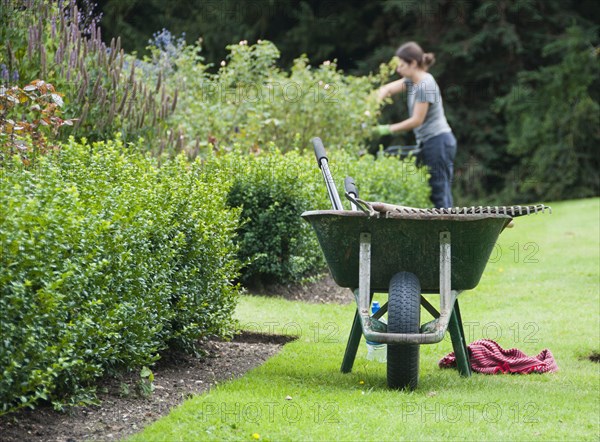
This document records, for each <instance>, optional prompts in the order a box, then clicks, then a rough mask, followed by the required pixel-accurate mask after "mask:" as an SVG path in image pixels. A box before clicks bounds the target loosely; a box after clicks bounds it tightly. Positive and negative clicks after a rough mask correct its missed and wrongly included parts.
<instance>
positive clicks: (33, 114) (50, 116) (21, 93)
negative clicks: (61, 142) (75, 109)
mask: <svg viewBox="0 0 600 442" xmlns="http://www.w3.org/2000/svg"><path fill="white" fill-rule="evenodd" d="M62 96H63V94H61V93H60V92H57V91H56V90H55V89H54V86H52V85H51V84H50V83H46V82H45V81H42V80H35V81H33V82H31V83H30V84H28V85H26V86H25V87H24V88H23V89H21V88H20V87H18V86H12V87H10V88H7V87H4V86H0V167H2V166H3V165H4V162H5V159H7V158H11V157H12V156H13V155H15V154H17V153H18V154H19V156H20V157H21V161H23V163H24V164H25V165H29V164H32V162H35V159H36V157H37V156H38V155H40V154H44V153H46V152H47V151H48V150H51V149H55V148H57V146H56V145H55V144H50V142H49V140H48V138H51V139H54V138H56V136H57V134H58V130H59V129H60V127H62V126H64V125H67V126H72V125H73V121H72V120H70V119H66V120H63V119H62V118H61V117H60V110H59V109H58V108H59V107H61V106H62V105H63V99H62Z"/></svg>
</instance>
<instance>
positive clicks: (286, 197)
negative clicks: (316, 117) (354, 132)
mask: <svg viewBox="0 0 600 442" xmlns="http://www.w3.org/2000/svg"><path fill="white" fill-rule="evenodd" d="M330 158H331V163H330V165H331V170H332V173H333V176H334V178H335V180H336V185H337V188H338V191H339V192H340V194H341V195H342V196H343V189H344V188H343V181H344V178H345V177H346V175H351V176H353V177H354V178H355V180H356V183H357V186H358V187H359V191H360V194H361V197H363V198H365V199H371V200H378V201H386V202H389V203H398V204H404V205H411V206H418V207H425V206H428V205H429V204H430V203H429V185H428V183H427V174H425V173H424V171H423V170H422V169H417V168H416V167H415V165H414V162H413V161H412V160H411V161H405V162H402V161H399V160H398V159H397V158H384V157H381V158H379V159H377V160H375V159H374V157H372V156H370V155H367V156H364V157H362V158H360V159H359V158H357V157H356V156H355V155H352V154H350V153H346V152H344V151H335V152H331V154H330ZM206 167H207V170H211V171H212V172H210V173H214V174H227V175H229V176H231V177H233V179H234V183H233V186H232V188H231V191H230V193H229V197H228V204H229V205H230V206H232V207H241V208H242V214H241V219H242V225H241V226H240V228H239V229H238V236H237V242H238V244H239V251H238V256H239V259H240V261H241V262H242V263H243V265H244V267H243V270H242V281H243V282H244V283H246V284H250V285H255V284H257V283H264V282H267V283H268V282H279V283H287V282H291V281H298V280H300V279H301V278H302V277H303V276H307V275H310V274H313V273H315V272H318V271H321V270H323V268H324V260H323V255H322V253H321V249H320V247H319V245H318V243H317V240H316V236H315V234H314V232H313V231H312V228H311V227H310V225H309V224H308V223H307V222H305V221H304V220H302V218H300V215H301V214H302V212H304V211H306V210H317V209H327V208H330V207H331V204H330V203H329V200H328V197H327V191H326V188H325V185H324V183H323V178H322V176H321V173H320V171H319V169H318V167H317V165H316V161H315V158H314V155H312V153H308V152H306V153H300V152H299V151H298V150H292V151H290V152H287V153H285V154H282V153H281V152H279V151H278V150H277V149H276V148H274V147H273V146H272V145H271V147H270V148H268V149H267V150H266V151H264V152H261V153H260V154H257V155H247V154H243V153H242V152H239V150H235V151H234V152H231V153H228V154H225V155H222V156H215V157H213V159H211V161H209V162H208V163H207V165H206ZM343 200H344V201H346V200H345V199H343ZM346 203H347V204H346V207H347V208H349V203H348V202H347V201H346Z"/></svg>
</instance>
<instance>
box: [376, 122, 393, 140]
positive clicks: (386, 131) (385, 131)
mask: <svg viewBox="0 0 600 442" xmlns="http://www.w3.org/2000/svg"><path fill="white" fill-rule="evenodd" d="M391 133H392V128H391V126H390V125H389V124H380V125H379V126H375V127H374V128H373V135H378V136H380V137H383V136H385V135H391Z"/></svg>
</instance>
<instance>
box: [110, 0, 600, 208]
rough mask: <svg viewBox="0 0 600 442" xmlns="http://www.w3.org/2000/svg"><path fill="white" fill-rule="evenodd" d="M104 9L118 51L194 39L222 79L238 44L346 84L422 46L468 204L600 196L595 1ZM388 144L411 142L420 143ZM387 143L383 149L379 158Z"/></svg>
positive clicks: (138, 4)
mask: <svg viewBox="0 0 600 442" xmlns="http://www.w3.org/2000/svg"><path fill="white" fill-rule="evenodd" d="M99 4H100V7H101V9H102V11H103V13H104V18H103V21H102V26H103V30H104V33H105V38H108V37H110V36H114V35H117V34H118V35H122V36H126V37H127V38H126V39H125V40H126V41H127V45H126V48H127V49H129V50H137V51H138V52H140V53H143V51H144V47H145V45H146V43H145V42H146V41H147V40H148V39H149V38H150V36H151V35H152V33H153V32H156V31H157V30H159V29H161V28H167V29H169V30H170V31H171V32H173V33H174V34H176V35H179V34H180V33H181V32H185V33H186V37H187V39H188V41H195V40H196V39H197V38H199V37H201V38H202V39H203V43H202V45H203V56H204V57H205V60H206V63H207V64H213V65H214V66H215V68H216V67H218V65H219V63H220V61H221V60H224V59H225V57H226V54H227V52H226V51H225V49H224V42H237V41H239V40H243V39H246V40H249V41H250V42H251V43H252V42H254V41H256V40H257V39H269V40H271V41H273V42H274V43H275V45H276V46H277V48H278V49H279V51H280V52H281V54H282V56H281V60H280V65H281V66H283V67H289V66H291V65H292V64H293V60H294V59H295V58H297V57H299V56H300V55H301V54H307V55H308V57H309V58H310V59H311V60H312V61H313V62H314V63H316V64H319V63H321V62H322V61H325V60H333V59H336V60H337V62H338V66H339V67H340V68H342V69H344V70H345V71H347V72H350V73H352V74H356V75H365V74H367V73H368V72H371V71H374V70H376V68H377V66H378V65H379V63H381V62H384V61H387V60H389V58H390V57H391V56H392V55H393V52H394V50H395V48H397V47H398V46H399V45H400V44H401V43H402V42H404V41H407V40H415V41H417V42H419V43H420V44H421V45H422V46H423V48H424V49H425V50H426V51H432V52H434V53H436V57H437V63H436V65H435V66H434V67H433V68H432V73H433V75H434V76H435V77H436V79H437V81H438V83H439V84H440V86H441V88H442V93H443V95H444V100H445V104H446V112H447V116H448V119H449V121H450V124H451V126H452V127H453V130H454V132H455V134H456V135H457V139H458V143H459V151H458V157H457V160H456V165H455V171H456V173H455V194H456V195H455V199H456V200H457V202H458V203H459V204H468V203H482V204H483V203H491V202H498V201H499V200H501V202H503V203H523V202H531V201H532V200H535V199H548V198H552V199H560V198H575V197H585V196H590V195H598V193H599V185H598V176H597V173H596V172H595V171H596V170H598V166H599V164H598V155H595V154H594V153H593V152H594V151H593V149H595V148H596V146H597V145H598V143H599V142H600V134H599V130H598V126H599V125H598V122H599V119H600V117H599V114H598V90H600V88H599V86H600V83H599V82H600V80H599V78H600V76H599V75H598V73H599V71H598V44H599V39H598V27H597V25H598V23H600V6H599V5H600V4H599V3H598V2H595V1H593V0H586V1H575V0H518V1H517V0H514V1H511V0H469V1H449V0H429V1H423V2H417V1H413V0H393V1H392V0H390V1H387V0H382V1H374V2H362V1H357V0H351V1H317V0H301V1H300V0H252V1H244V2H240V1H237V0H223V1H219V2H216V1H212V0H200V1H194V0H181V1H176V2H163V1H161V0H144V1H141V0H102V1H100V2H99ZM568 29H571V30H568ZM576 54H578V55H576ZM213 69H214V68H213ZM580 70H581V71H583V72H579V71H580ZM551 83H552V84H551ZM574 84H576V85H577V86H576V87H575V88H573V87H571V86H572V85H574ZM404 109H405V105H404V100H402V98H401V97H400V98H399V99H398V100H397V101H396V105H395V106H392V107H389V108H388V109H386V112H385V115H384V117H383V119H382V121H398V120H399V119H401V118H403V117H404V116H405V111H404ZM523 119H525V120H527V122H524V123H522V122H521V121H522V120H523ZM537 121H541V122H542V124H540V125H539V126H536V124H535V122H537ZM528 122H530V123H528ZM558 122H560V124H558ZM534 126H536V127H534ZM558 126H560V129H558ZM383 142H384V144H387V143H396V142H401V143H410V142H412V135H410V134H409V135H407V136H401V137H398V138H397V139H394V140H392V139H384V140H383ZM377 144H378V143H377V142H376V141H373V142H372V143H371V148H372V150H375V149H376V147H377ZM532 183H533V184H532Z"/></svg>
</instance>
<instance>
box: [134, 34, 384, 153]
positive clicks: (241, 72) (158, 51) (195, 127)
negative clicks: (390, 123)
mask: <svg viewBox="0 0 600 442" xmlns="http://www.w3.org/2000/svg"><path fill="white" fill-rule="evenodd" d="M164 34H165V31H163V33H162V34H161V35H160V39H159V41H160V43H158V42H155V43H153V45H152V46H150V49H151V53H152V56H151V57H149V58H147V59H146V60H145V66H147V67H148V66H157V67H162V68H161V69H160V70H159V71H160V75H162V79H163V80H162V81H163V82H164V83H166V84H167V85H169V86H168V89H169V90H172V89H175V88H179V89H181V90H185V91H186V94H182V95H181V96H180V97H179V98H178V100H179V107H178V109H177V110H176V111H175V112H174V114H173V115H172V116H171V117H170V118H169V124H170V126H171V130H172V131H173V133H175V134H178V135H179V137H180V138H184V139H185V141H184V142H183V144H184V147H185V149H186V150H187V151H188V152H189V153H190V154H191V155H192V156H194V155H197V154H198V153H205V150H206V149H208V150H212V149H213V148H214V149H222V148H228V147H231V146H232V145H233V144H235V143H237V144H240V145H241V146H244V147H245V148H248V149H249V148H251V147H254V148H259V147H260V148H262V147H264V145H265V144H267V143H269V142H273V143H275V144H276V145H277V146H278V147H279V148H280V149H281V150H282V151H288V150H292V149H294V148H295V147H298V148H300V149H303V148H304V147H305V146H308V145H309V140H310V138H311V137H312V136H314V134H315V133H321V132H323V133H326V134H327V137H328V139H329V146H330V148H340V147H341V148H345V149H348V150H352V151H358V150H360V149H361V146H362V145H364V144H365V141H366V140H367V138H368V137H369V136H370V135H371V132H370V129H371V127H372V126H374V125H375V124H376V121H377V116H378V115H379V103H378V102H377V100H376V99H375V96H374V95H373V94H372V93H371V92H372V91H373V90H374V89H375V88H377V87H378V86H379V85H380V84H381V82H382V81H385V78H384V77H385V75H387V74H383V72H384V71H385V72H387V73H389V69H387V70H386V69H383V70H382V73H380V74H378V75H372V76H364V77H354V76H350V75H344V74H343V73H342V72H341V71H340V70H338V69H337V65H336V62H335V61H327V62H324V63H322V64H321V65H320V66H318V67H313V66H311V65H310V64H309V60H308V59H307V57H306V56H302V57H300V58H298V59H297V60H296V61H295V63H294V66H293V67H292V68H291V70H290V71H289V72H286V71H283V70H280V69H279V68H278V67H277V66H276V62H277V60H278V58H279V51H278V50H277V48H276V47H275V45H274V44H273V43H271V42H269V41H266V40H259V41H258V42H257V43H256V44H254V45H249V44H248V42H246V41H241V42H240V43H239V44H235V45H229V46H227V49H228V50H229V55H228V56H227V59H226V60H223V61H222V63H221V65H220V66H219V67H218V70H217V72H216V73H210V68H211V66H209V65H206V64H204V63H203V60H202V58H201V57H200V55H199V54H200V53H201V42H198V43H197V44H196V45H182V44H181V39H179V40H177V41H175V40H174V38H173V37H172V36H169V38H166V37H165V35H164ZM165 42H166V47H165ZM159 46H160V47H159ZM159 71H157V70H156V69H154V70H153V69H149V68H147V69H145V70H144V72H145V73H147V75H149V79H148V80H147V81H148V82H153V81H155V80H156V78H157V75H158V72H159ZM386 78H387V77H386Z"/></svg>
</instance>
